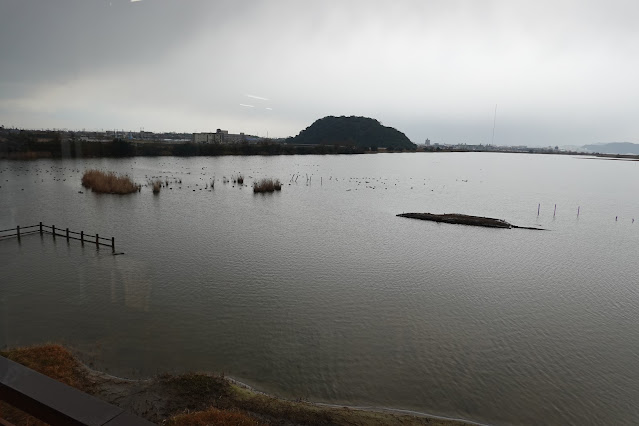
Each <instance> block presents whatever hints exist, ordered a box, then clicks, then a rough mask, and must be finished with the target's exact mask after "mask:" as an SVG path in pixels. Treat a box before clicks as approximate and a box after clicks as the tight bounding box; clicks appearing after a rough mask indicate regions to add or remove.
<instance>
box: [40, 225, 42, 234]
mask: <svg viewBox="0 0 639 426" xmlns="http://www.w3.org/2000/svg"><path fill="white" fill-rule="evenodd" d="M40 235H42V222H40Z"/></svg>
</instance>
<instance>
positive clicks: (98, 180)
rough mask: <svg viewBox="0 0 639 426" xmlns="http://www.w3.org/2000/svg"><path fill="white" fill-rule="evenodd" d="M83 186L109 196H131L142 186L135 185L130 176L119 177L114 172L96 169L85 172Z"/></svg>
mask: <svg viewBox="0 0 639 426" xmlns="http://www.w3.org/2000/svg"><path fill="white" fill-rule="evenodd" d="M82 186H84V187H85V188H91V190H92V191H93V192H101V193H107V194H130V193H132V192H138V191H139V190H140V185H137V184H136V183H134V182H133V181H132V180H131V178H130V177H129V176H126V175H125V176H119V175H116V174H115V173H113V172H103V171H101V170H96V169H90V170H87V171H85V172H84V175H83V176H82Z"/></svg>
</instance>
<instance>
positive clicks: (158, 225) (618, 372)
mask: <svg viewBox="0 0 639 426" xmlns="http://www.w3.org/2000/svg"><path fill="white" fill-rule="evenodd" d="M94 167H97V168H103V169H105V170H113V171H117V172H121V173H128V174H129V175H131V176H132V177H133V179H134V180H135V181H137V182H140V183H144V182H146V180H147V178H150V177H151V176H162V177H163V178H164V179H167V178H168V179H169V180H170V181H171V182H173V183H171V184H170V185H169V186H170V187H171V188H173V189H167V188H164V189H162V192H161V193H160V194H159V196H153V194H152V193H151V191H150V189H149V188H146V187H145V188H143V189H142V191H141V192H140V193H137V194H132V195H127V196H116V195H100V194H94V193H91V192H90V191H85V190H84V189H83V188H82V187H81V186H80V177H81V174H82V172H83V171H84V170H85V169H87V168H94ZM638 172H639V163H638V162H627V161H608V160H595V159H585V158H572V157H567V156H541V155H516V154H488V153H442V154H426V153H424V154H378V155H360V156H282V157H221V158H202V157H199V158H186V159H185V158H135V159H125V160H115V159H95V160H74V159H67V160H40V161H34V162H7V161H0V229H5V228H9V227H14V226H16V225H21V226H25V225H31V224H36V223H38V222H40V221H42V222H44V223H45V224H54V225H56V227H60V228H66V227H68V228H70V229H71V230H75V231H80V230H84V231H85V232H88V233H91V234H93V233H96V232H97V233H99V234H100V235H102V236H114V237H115V240H116V245H117V246H118V251H123V252H125V254H124V255H120V256H112V255H111V254H110V251H109V250H108V249H102V250H99V251H98V250H96V249H95V247H94V246H93V245H90V244H85V245H84V247H82V246H81V244H80V243H79V242H77V241H71V242H70V243H67V242H66V241H65V240H64V239H63V238H57V239H56V240H55V241H54V240H53V238H52V237H51V236H46V235H45V236H44V237H40V236H39V235H32V236H27V237H25V238H22V240H21V241H20V242H18V241H17V240H15V239H10V240H1V241H0V261H1V263H0V280H1V286H0V347H8V346H15V345H25V344H32V343H42V342H47V341H59V342H63V343H65V344H66V345H68V346H70V347H72V348H73V349H74V350H75V351H76V352H77V353H78V354H79V355H80V356H81V357H82V358H83V359H84V360H85V361H86V362H88V363H92V364H93V365H95V366H96V367H98V368H101V369H104V370H106V371H108V372H111V373H113V374H119V375H124V376H135V377H140V376H147V375H152V374H156V373H158V372H164V371H170V372H179V371H185V370H206V371H214V372H224V373H226V374H228V375H231V376H233V377H235V378H237V379H239V380H242V381H245V382H247V383H249V384H251V385H253V386H255V387H256V388H258V389H260V390H263V391H266V392H270V393H273V394H277V395H280V396H283V397H290V398H296V397H304V398H308V399H310V400H312V401H322V402H331V403H338V404H350V405H362V406H375V407H393V408H398V409H406V410H414V411H419V412H425V413H432V414H437V415H443V416H450V417H457V418H464V419H469V420H473V421H477V422H484V423H491V424H539V423H544V424H636V423H639V408H638V406H639V405H638V404H637V401H639V329H638V327H637V319H638V313H639V312H638V309H639V287H638V285H639V265H638V264H637V262H636V258H637V253H638V248H639V238H638V233H639V222H638V223H636V224H635V223H632V219H633V218H634V217H635V215H636V217H637V218H639V200H638V199H637V193H639V179H638V178H637V177H638ZM237 173H242V174H243V175H244V176H245V178H246V182H245V183H248V184H249V185H250V184H251V183H252V182H253V180H254V179H257V178H261V177H277V178H280V179H281V180H282V182H284V187H283V190H282V191H281V193H275V194H269V195H259V194H258V195H256V194H253V193H252V191H251V189H250V187H240V186H238V185H235V186H234V185H233V184H232V183H227V184H224V183H223V182H222V179H223V177H227V178H231V177H232V176H233V175H235V174H237ZM180 179H181V180H182V183H181V184H179V183H176V181H178V180H180ZM212 180H215V189H214V190H212V191H211V190H210V187H207V188H206V189H205V185H207V184H210V182H211V181H212ZM289 183H290V185H289ZM78 191H83V192H84V193H82V194H81V193H79V192H78ZM538 204H541V210H540V214H539V216H538V215H537V207H538ZM555 204H556V205H557V210H556V214H555V215H553V212H554V205H555ZM578 207H580V215H579V217H577V208H578ZM412 211H416V212H423V211H427V212H433V213H466V214H473V215H482V216H490V217H497V218H502V219H506V220H508V221H509V222H511V223H514V224H517V225H525V226H541V227H543V228H546V229H549V231H545V232H541V231H527V230H517V229H514V230H499V229H487V228H473V227H466V226H458V225H446V224H436V223H429V222H422V221H416V220H410V219H403V218H397V217H395V215H396V214H397V213H402V212H412ZM615 217H617V220H615Z"/></svg>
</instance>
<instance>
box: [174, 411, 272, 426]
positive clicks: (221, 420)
mask: <svg viewBox="0 0 639 426" xmlns="http://www.w3.org/2000/svg"><path fill="white" fill-rule="evenodd" d="M166 424H167V425H169V426H208V425H220V426H225V425H229V426H230V425H232V426H258V425H261V424H265V423H260V422H259V421H258V420H256V419H254V418H252V417H249V416H248V415H246V414H244V413H241V412H239V411H230V410H218V409H217V408H214V407H211V408H209V409H208V410H206V411H197V412H195V413H185V414H179V415H177V416H174V417H171V418H170V419H168V421H167V422H166Z"/></svg>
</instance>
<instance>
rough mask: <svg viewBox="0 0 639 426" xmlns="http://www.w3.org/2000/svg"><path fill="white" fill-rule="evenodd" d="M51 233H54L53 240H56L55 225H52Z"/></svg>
mask: <svg viewBox="0 0 639 426" xmlns="http://www.w3.org/2000/svg"><path fill="white" fill-rule="evenodd" d="M51 232H52V233H53V239H54V240H55V225H51Z"/></svg>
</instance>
